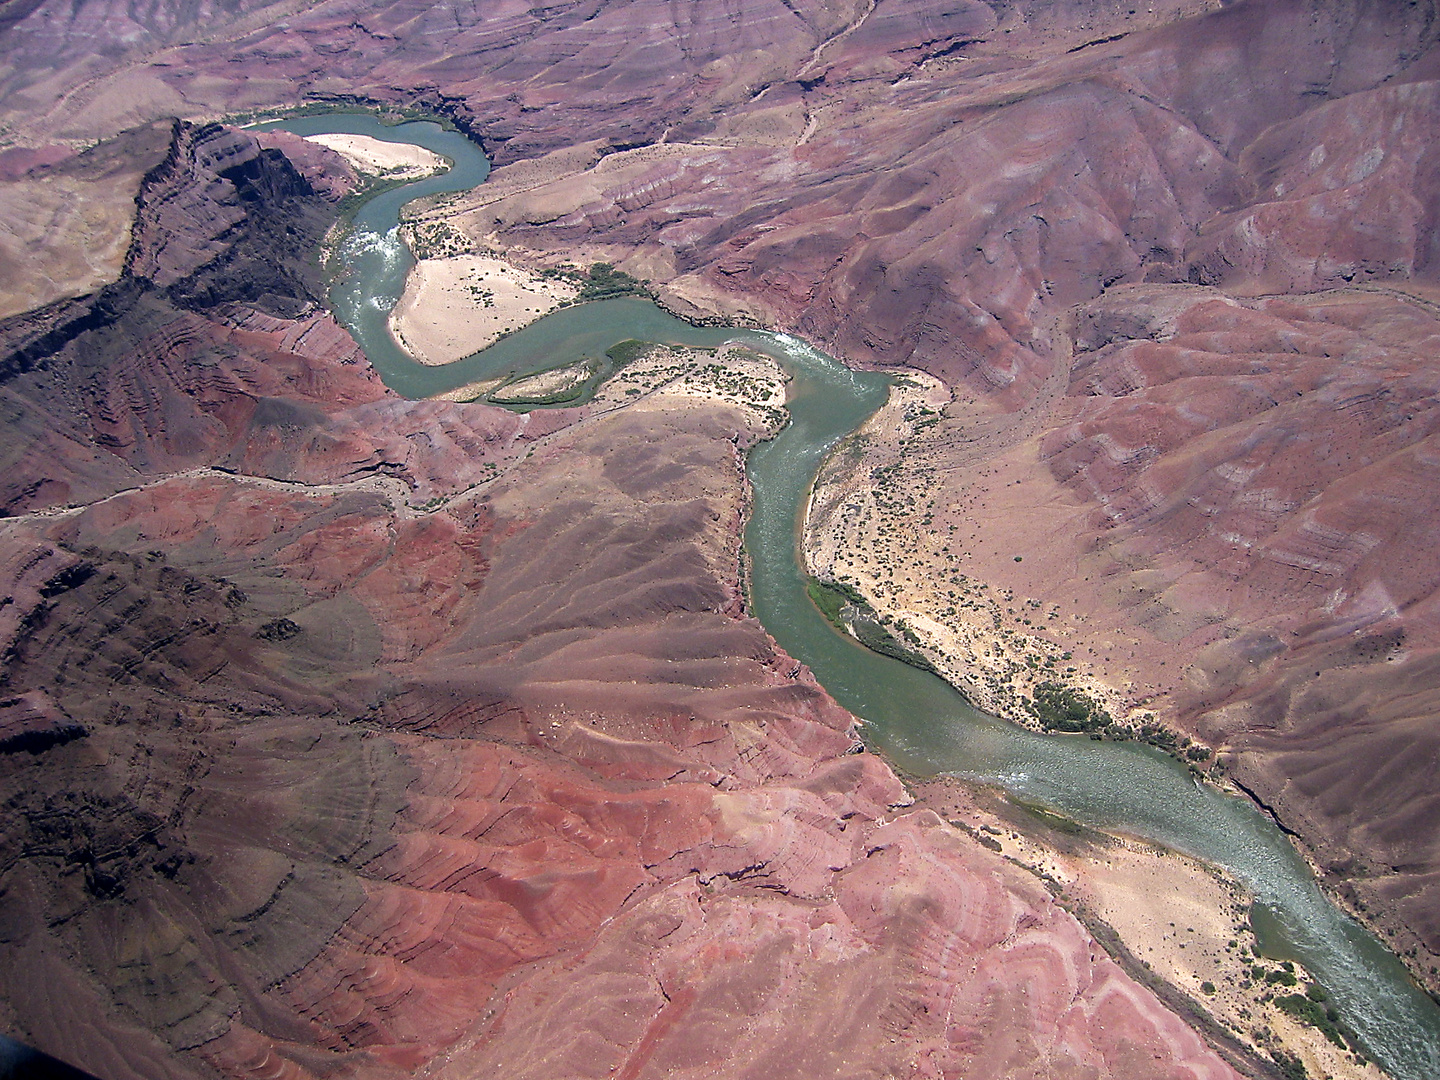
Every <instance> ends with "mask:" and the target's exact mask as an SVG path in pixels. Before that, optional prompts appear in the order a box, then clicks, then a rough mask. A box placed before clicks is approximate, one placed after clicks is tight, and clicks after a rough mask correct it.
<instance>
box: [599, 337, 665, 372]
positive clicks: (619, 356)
mask: <svg viewBox="0 0 1440 1080" xmlns="http://www.w3.org/2000/svg"><path fill="white" fill-rule="evenodd" d="M654 347H655V342H653V341H641V340H639V339H638V338H626V339H625V340H624V341H617V342H616V343H615V344H614V345H611V346H610V348H608V349H606V350H605V355H606V356H608V357H609V358H610V362H611V363H612V364H614V365H615V369H616V370H617V371H618V370H619V369H620V368H622V367H624V366H625V365H626V364H633V363H634V362H635V361H636V360H638V359H639V358H640V357H641V356H643V355H644V354H645V353H646V352H648V351H649V350H650V349H653V348H654Z"/></svg>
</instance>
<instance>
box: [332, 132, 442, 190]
mask: <svg viewBox="0 0 1440 1080" xmlns="http://www.w3.org/2000/svg"><path fill="white" fill-rule="evenodd" d="M305 138H306V139H307V140H308V141H309V142H313V143H319V144H320V145H321V146H325V147H329V148H330V149H331V150H334V151H335V152H336V153H337V154H339V155H340V156H341V157H343V158H344V159H345V160H346V161H348V162H350V164H351V165H353V166H354V167H355V169H356V170H357V171H358V172H362V173H366V174H368V175H370V176H385V177H393V178H394V179H396V180H411V179H415V178H418V177H421V176H429V175H430V174H431V173H437V172H439V171H440V170H441V169H443V168H445V167H446V164H447V163H446V161H445V159H444V158H443V157H441V156H440V155H439V154H435V153H432V152H431V151H429V150H426V149H425V148H424V147H423V146H415V145H414V144H413V143H392V142H385V141H384V140H383V139H372V138H371V137H370V136H369V135H306V136H305Z"/></svg>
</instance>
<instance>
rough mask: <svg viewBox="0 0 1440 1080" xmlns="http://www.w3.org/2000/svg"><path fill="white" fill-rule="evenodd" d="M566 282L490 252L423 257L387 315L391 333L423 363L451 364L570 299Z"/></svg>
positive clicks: (573, 291) (572, 288)
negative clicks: (511, 262) (506, 260)
mask: <svg viewBox="0 0 1440 1080" xmlns="http://www.w3.org/2000/svg"><path fill="white" fill-rule="evenodd" d="M577 292H579V289H578V287H577V286H575V285H573V284H571V283H570V282H567V281H560V280H555V279H546V278H541V277H539V276H538V275H536V274H532V273H531V272H530V271H528V270H522V269H521V268H520V267H517V266H513V265H511V264H510V263H508V262H505V261H503V260H501V259H497V258H493V257H491V256H488V255H455V256H452V257H449V258H442V259H421V260H420V261H419V262H417V263H416V264H415V267H414V269H412V270H411V271H410V276H409V277H408V278H406V280H405V292H404V295H402V296H401V297H400V302H399V303H398V304H396V305H395V308H394V310H392V311H391V313H390V332H391V334H393V335H394V337H395V340H396V341H397V342H398V343H399V344H400V346H401V348H403V349H404V350H405V351H406V352H408V353H409V354H410V355H411V356H413V357H414V358H415V359H416V360H418V361H419V362H420V363H422V364H431V365H438V364H450V363H454V362H455V361H456V360H460V359H462V358H464V357H466V356H469V355H470V354H471V353H474V352H478V351H479V350H481V349H483V348H485V347H486V346H488V345H493V344H494V343H495V342H496V340H498V339H499V338H500V337H501V336H502V335H503V334H507V333H510V332H511V331H514V330H518V329H520V328H521V327H522V326H526V325H528V324H530V323H532V322H534V321H535V320H536V319H539V318H541V317H542V316H545V315H548V314H549V313H550V312H552V311H554V310H555V309H556V308H557V307H559V306H560V304H561V302H562V301H566V300H571V299H573V298H574V297H575V295H576V293H577Z"/></svg>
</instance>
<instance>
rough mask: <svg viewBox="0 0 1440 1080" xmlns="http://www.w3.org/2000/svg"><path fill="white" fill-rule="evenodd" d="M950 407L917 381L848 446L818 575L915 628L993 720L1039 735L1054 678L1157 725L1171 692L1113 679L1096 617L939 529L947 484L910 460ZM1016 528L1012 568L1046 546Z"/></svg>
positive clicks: (935, 387)
mask: <svg viewBox="0 0 1440 1080" xmlns="http://www.w3.org/2000/svg"><path fill="white" fill-rule="evenodd" d="M949 401H950V395H949V391H948V390H947V389H946V387H945V386H944V384H943V383H941V382H940V380H939V379H936V378H934V377H933V376H931V375H927V374H925V373H924V372H918V371H912V372H906V373H905V374H904V376H903V378H902V379H901V380H900V381H899V382H897V384H896V385H895V386H894V387H893V388H892V390H891V392H890V397H889V399H888V400H887V402H886V404H885V405H884V406H883V407H882V408H881V409H880V410H879V411H877V412H876V413H875V415H874V416H872V417H871V418H870V420H868V421H867V422H866V423H865V425H864V426H863V427H862V428H861V429H860V431H859V432H857V433H856V435H855V436H854V437H852V438H851V439H850V440H848V441H847V442H846V443H843V444H841V446H840V447H839V448H838V450H837V452H836V453H835V454H834V455H833V456H832V457H831V459H830V460H829V461H828V462H827V464H826V466H825V467H824V469H822V471H821V475H820V478H819V479H818V481H817V482H816V487H815V494H814V496H813V498H812V501H811V505H810V508H809V513H808V515H807V518H806V525H805V537H804V551H805V558H806V561H807V563H808V565H809V568H810V572H811V573H813V574H815V575H816V576H817V577H820V578H822V579H825V580H831V581H839V582H844V583H846V584H849V585H852V586H854V587H855V588H856V589H858V590H859V591H860V592H861V593H862V594H863V595H864V596H865V597H866V599H867V600H868V601H869V602H870V604H871V606H872V607H873V608H874V609H875V610H876V612H877V613H879V614H880V615H881V616H882V618H884V619H886V620H887V621H888V622H889V623H890V625H891V626H892V627H895V628H898V629H901V630H902V631H903V630H904V629H905V628H908V629H909V630H910V632H911V634H913V635H914V636H915V638H916V639H918V640H919V641H920V642H921V648H922V651H923V652H924V653H925V655H926V657H927V658H929V659H930V660H931V662H932V663H933V664H934V665H935V667H936V668H937V670H939V671H940V672H941V674H942V675H944V677H945V678H946V679H947V680H949V681H950V682H951V683H953V684H954V685H955V686H957V687H959V688H960V689H961V690H962V691H963V692H964V694H965V696H966V697H967V698H969V699H970V700H971V701H972V702H973V703H974V704H975V705H977V706H978V707H979V708H981V709H984V710H986V711H987V712H990V713H993V714H995V715H997V716H1003V717H1006V718H1007V719H1010V720H1013V721H1015V722H1017V723H1021V724H1025V725H1027V726H1030V727H1036V726H1038V725H1037V724H1036V722H1035V720H1034V718H1033V717H1031V716H1030V715H1029V713H1027V712H1026V711H1025V710H1024V708H1023V706H1022V703H1021V698H1022V697H1028V696H1032V695H1033V692H1034V687H1035V686H1036V685H1037V684H1039V683H1042V682H1050V681H1054V682H1060V683H1063V684H1064V685H1066V686H1071V687H1075V688H1077V689H1079V690H1081V691H1083V692H1084V693H1086V694H1088V695H1089V696H1091V697H1092V698H1093V699H1094V700H1096V701H1097V702H1100V703H1101V704H1103V705H1104V706H1105V707H1106V708H1107V709H1108V710H1109V711H1110V713H1111V714H1112V715H1113V716H1114V717H1115V718H1116V719H1117V720H1122V721H1126V722H1132V723H1136V724H1138V723H1142V722H1146V721H1148V720H1149V719H1151V718H1152V717H1151V711H1150V710H1151V708H1152V707H1153V706H1154V704H1155V703H1156V701H1157V698H1159V697H1161V696H1162V691H1161V690H1160V688H1158V687H1140V686H1138V685H1137V684H1136V683H1135V682H1134V681H1132V680H1122V681H1118V682H1117V681H1112V680H1111V679H1108V678H1106V677H1105V675H1106V674H1109V669H1108V668H1100V667H1098V666H1097V665H1095V664H1094V663H1092V662H1090V661H1089V660H1088V657H1087V656H1082V655H1080V654H1081V653H1082V652H1088V650H1089V649H1090V648H1091V647H1092V644H1091V639H1092V637H1093V633H1094V628H1093V627H1091V626H1088V625H1086V615H1085V614H1084V613H1077V612H1076V611H1075V610H1074V609H1073V608H1068V607H1066V606H1065V605H1063V604H1057V603H1054V602H1044V601H1041V600H1039V599H1037V598H1035V597H1033V596H1025V595H1023V594H1020V593H1019V592H1017V590H1015V589H1014V588H1011V587H1007V586H1006V585H1005V584H1003V580H1002V581H996V580H995V575H992V574H990V573H983V575H982V574H981V573H976V568H975V567H973V566H972V563H971V561H970V558H969V556H970V552H969V551H967V550H966V548H965V546H964V544H965V540H966V539H968V538H966V537H961V536H957V535H956V534H955V533H954V531H953V530H952V529H950V528H948V527H944V528H942V527H941V526H940V525H939V524H938V523H937V522H936V520H935V519H936V518H937V517H939V518H942V520H943V518H944V514H943V512H942V511H941V510H940V508H937V507H936V506H935V505H934V492H935V491H936V490H937V488H938V487H939V485H938V484H937V483H936V477H935V476H934V474H933V472H932V471H931V470H928V469H927V468H925V467H924V466H923V465H918V464H915V463H914V462H911V461H910V460H909V459H908V458H907V451H909V450H910V449H911V447H912V446H913V445H915V444H917V443H920V442H922V441H923V439H924V431H925V429H926V428H927V427H928V426H931V425H933V424H934V423H935V422H936V420H937V418H938V416H939V413H940V410H941V409H943V408H944V407H945V406H946V405H947V404H948V403H949ZM1008 528H1009V531H1011V532H1013V533H1014V534H1015V536H1016V540H1015V542H1014V546H1012V547H1010V548H1007V549H1006V551H1007V554H1006V555H1005V558H1004V562H1005V563H1007V564H1008V563H1009V562H1010V561H1011V560H1012V559H1013V556H1011V555H1009V554H1008V552H1009V551H1011V550H1017V551H1018V550H1024V551H1033V550H1034V548H1035V546H1036V544H1035V536H1034V535H1033V530H1032V529H1031V527H1030V525H1029V523H1027V522H1025V521H1023V520H1021V521H1014V522H1011V523H1010V525H1009V527H1008ZM1021 545H1023V546H1021ZM1022 558H1023V556H1022Z"/></svg>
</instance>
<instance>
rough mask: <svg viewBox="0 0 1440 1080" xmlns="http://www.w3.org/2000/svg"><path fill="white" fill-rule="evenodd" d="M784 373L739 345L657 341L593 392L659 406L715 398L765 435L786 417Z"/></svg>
mask: <svg viewBox="0 0 1440 1080" xmlns="http://www.w3.org/2000/svg"><path fill="white" fill-rule="evenodd" d="M787 381H788V376H787V375H786V374H785V371H784V369H783V368H781V367H780V365H779V364H777V363H776V362H775V361H774V360H772V359H771V358H770V357H768V356H766V355H764V354H763V353H758V352H756V351H754V350H753V349H747V348H745V347H744V346H741V345H729V344H727V345H722V346H721V347H720V348H718V349H715V350H713V351H712V350H708V349H690V348H685V347H683V346H679V345H656V346H654V347H652V348H650V349H648V350H646V351H645V352H644V353H642V354H641V355H640V356H638V357H636V358H635V359H634V360H632V361H631V362H630V363H628V364H626V365H625V367H623V368H622V369H621V370H620V371H618V372H617V373H616V374H615V375H614V376H612V377H611V378H609V379H607V380H606V381H605V383H604V384H603V385H602V386H601V387H600V389H599V391H598V392H597V393H596V394H595V404H596V405H597V406H599V407H601V408H618V407H623V406H625V405H627V404H632V403H634V404H638V405H643V406H647V407H656V408H662V409H676V408H682V409H683V408H688V407H691V406H693V405H700V404H702V403H711V402H717V401H718V402H720V403H723V404H725V405H731V406H734V407H736V408H739V409H741V410H742V411H743V412H745V413H746V414H747V417H748V420H749V423H750V424H751V425H752V426H753V427H754V428H755V429H756V430H758V431H760V432H763V435H762V436H761V437H762V438H768V437H770V436H772V435H774V434H775V433H776V432H778V431H779V430H780V428H781V427H782V426H784V423H785V411H784V406H785V384H786V382H787Z"/></svg>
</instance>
